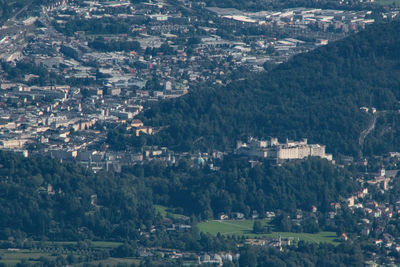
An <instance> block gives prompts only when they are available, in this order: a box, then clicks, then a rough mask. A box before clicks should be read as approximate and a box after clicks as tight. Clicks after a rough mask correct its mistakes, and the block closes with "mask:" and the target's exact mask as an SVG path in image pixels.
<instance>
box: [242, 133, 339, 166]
mask: <svg viewBox="0 0 400 267" xmlns="http://www.w3.org/2000/svg"><path fill="white" fill-rule="evenodd" d="M236 153H237V154H240V155H247V156H250V157H258V158H268V159H271V160H276V161H280V160H293V159H303V158H307V157H310V156H311V157H320V158H325V159H327V160H330V161H331V160H332V154H326V153H325V146H324V145H318V144H307V139H302V140H301V141H298V142H296V141H290V140H288V139H286V143H279V141H278V138H274V137H270V138H269V140H258V139H256V138H253V137H250V138H249V140H248V142H247V143H243V142H241V141H238V142H237V147H236Z"/></svg>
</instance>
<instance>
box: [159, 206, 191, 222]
mask: <svg viewBox="0 0 400 267" xmlns="http://www.w3.org/2000/svg"><path fill="white" fill-rule="evenodd" d="M154 208H155V209H156V212H158V213H160V214H161V216H163V217H167V215H169V216H171V217H172V218H175V219H179V218H182V217H184V215H182V214H176V213H172V212H169V211H168V207H165V206H161V205H154Z"/></svg>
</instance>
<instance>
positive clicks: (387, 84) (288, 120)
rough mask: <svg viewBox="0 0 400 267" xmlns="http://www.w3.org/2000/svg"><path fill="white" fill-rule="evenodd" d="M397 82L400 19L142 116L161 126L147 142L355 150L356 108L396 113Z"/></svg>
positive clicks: (361, 123)
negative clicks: (267, 140) (281, 143)
mask: <svg viewBox="0 0 400 267" xmlns="http://www.w3.org/2000/svg"><path fill="white" fill-rule="evenodd" d="M399 86H400V23H399V22H392V23H390V24H381V25H374V26H371V27H369V28H368V29H367V30H365V31H363V32H360V33H359V34H356V35H354V36H350V37H348V38H346V39H344V40H341V41H339V42H336V43H332V44H329V45H327V46H324V47H321V48H319V49H316V50H314V51H312V52H310V53H307V54H302V55H298V56H295V57H294V58H292V59H291V60H290V61H289V62H287V63H284V64H281V65H279V66H278V67H277V68H275V69H274V70H272V71H270V72H268V73H261V74H259V75H254V76H251V77H248V78H247V79H245V80H244V81H235V82H232V83H231V84H230V85H228V86H226V87H219V86H210V87H208V88H200V89H197V90H193V91H191V92H190V93H189V94H188V95H186V96H184V97H181V98H179V99H175V100H172V101H164V102H161V103H160V104H156V105H155V106H153V107H152V108H151V109H150V110H148V111H147V112H146V113H145V114H144V115H143V119H144V120H145V123H146V124H147V125H154V126H166V127H165V129H164V130H163V131H161V132H160V133H159V135H158V136H156V137H153V139H155V140H153V142H154V143H160V144H161V143H162V144H164V145H168V146H171V147H172V148H174V149H181V150H190V149H198V148H200V149H221V150H225V149H230V148H233V146H234V143H235V142H236V140H238V139H244V138H246V137H248V136H258V137H267V136H277V137H279V138H281V139H283V140H284V139H286V138H290V139H300V138H308V139H309V141H310V143H321V144H325V145H327V149H328V151H329V152H333V153H334V154H337V153H344V154H353V155H357V154H358V153H359V150H360V149H361V148H360V146H359V143H358V141H359V140H358V139H359V135H360V133H361V132H362V131H363V130H364V129H366V128H367V127H368V125H369V123H370V121H371V120H372V114H371V113H369V114H367V113H366V112H364V111H362V110H360V107H361V106H367V107H376V108H377V109H378V111H380V110H390V111H393V110H397V109H398V108H399V102H398V100H399V98H400V91H399ZM367 138H368V137H367ZM392 141H393V138H388V139H381V140H380V143H384V147H385V151H382V150H380V151H379V152H387V151H386V150H400V144H399V143H398V142H396V143H394V142H392ZM367 152H369V153H374V152H375V151H374V149H373V148H371V147H370V148H368V151H367ZM376 152H378V151H376Z"/></svg>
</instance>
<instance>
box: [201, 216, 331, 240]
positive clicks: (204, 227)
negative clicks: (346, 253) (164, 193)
mask: <svg viewBox="0 0 400 267" xmlns="http://www.w3.org/2000/svg"><path fill="white" fill-rule="evenodd" d="M262 222H264V223H265V224H268V223H269V221H268V220H262ZM253 224H254V220H225V221H217V220H215V221H208V222H201V223H199V224H198V225H197V226H198V228H199V230H200V231H201V232H205V233H210V234H212V235H216V234H218V233H221V234H223V235H240V236H242V235H244V236H246V237H249V238H260V237H278V236H279V235H280V236H281V237H290V238H293V239H299V240H304V241H307V242H313V243H321V242H323V243H331V244H335V243H337V242H335V241H334V240H335V239H336V238H337V236H336V233H335V232H320V233H317V234H308V233H292V232H272V233H271V234H253V233H252V229H253Z"/></svg>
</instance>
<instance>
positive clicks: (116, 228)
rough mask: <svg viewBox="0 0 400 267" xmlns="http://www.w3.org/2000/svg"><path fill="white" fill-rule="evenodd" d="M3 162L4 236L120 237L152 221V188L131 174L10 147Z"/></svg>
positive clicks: (0, 236) (0, 219)
mask: <svg viewBox="0 0 400 267" xmlns="http://www.w3.org/2000/svg"><path fill="white" fill-rule="evenodd" d="M0 164H1V165H0V185H1V186H0V214H1V216H0V240H4V239H6V240H7V239H8V238H9V237H10V236H21V235H22V236H23V235H28V236H33V237H35V238H42V237H46V238H50V239H56V240H80V239H85V238H87V239H96V238H100V239H108V240H111V239H114V240H118V239H126V238H134V237H137V234H138V232H137V229H138V228H140V227H143V226H146V225H147V226H150V225H153V223H154V220H155V219H154V218H155V213H154V209H153V207H152V202H151V197H149V196H150V195H151V194H150V193H149V190H147V189H146V188H145V187H144V186H143V185H142V184H141V183H139V182H137V181H135V180H134V179H132V177H114V176H113V175H112V174H110V173H100V174H97V175H96V174H93V173H92V172H91V171H88V170H86V169H84V168H82V167H79V166H77V165H74V164H60V163H58V162H56V161H53V160H51V159H48V158H43V157H31V158H23V157H21V156H18V155H15V154H11V153H6V152H0ZM49 185H50V186H49Z"/></svg>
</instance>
